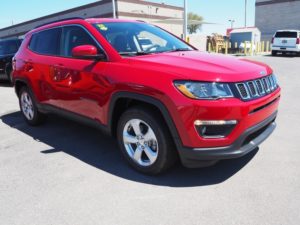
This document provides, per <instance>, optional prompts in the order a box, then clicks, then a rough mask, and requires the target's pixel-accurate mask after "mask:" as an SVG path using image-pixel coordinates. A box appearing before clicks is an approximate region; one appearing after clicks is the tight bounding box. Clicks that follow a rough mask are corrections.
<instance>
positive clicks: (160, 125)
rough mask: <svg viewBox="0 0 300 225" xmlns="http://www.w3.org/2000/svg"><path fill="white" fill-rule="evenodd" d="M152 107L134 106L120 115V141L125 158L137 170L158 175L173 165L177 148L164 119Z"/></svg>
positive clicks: (118, 132)
mask: <svg viewBox="0 0 300 225" xmlns="http://www.w3.org/2000/svg"><path fill="white" fill-rule="evenodd" d="M154 114H155V113H153V112H152V111H151V110H147V109H144V108H142V107H135V108H131V109H129V110H127V111H126V112H125V113H124V114H123V115H122V116H121V118H120V120H119V123H118V129H117V136H118V142H119V145H120V148H121V151H122V153H123V155H124V157H125V158H126V159H127V161H128V162H129V164H130V165H131V166H132V167H133V168H135V169H136V170H138V171H140V172H142V173H145V174H151V175H153V174H158V173H161V172H163V171H165V170H166V169H168V168H169V167H171V166H172V165H173V164H174V163H175V161H176V158H177V155H176V148H175V146H174V144H173V141H172V138H171V135H170V132H169V130H168V129H167V127H166V126H165V124H164V122H163V120H161V119H158V118H159V116H158V115H154Z"/></svg>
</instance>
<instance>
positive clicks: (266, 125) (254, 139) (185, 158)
mask: <svg viewBox="0 0 300 225" xmlns="http://www.w3.org/2000/svg"><path fill="white" fill-rule="evenodd" d="M276 116H277V111H276V112H274V113H273V114H272V115H271V116H269V117H268V118H267V119H265V120H263V121H262V122H260V123H258V124H256V125H254V126H252V127H250V128H248V129H247V130H246V131H245V132H244V133H243V134H242V135H241V136H240V137H239V138H238V139H237V140H236V141H235V142H234V143H233V144H231V145H230V146H226V147H216V148H187V147H182V148H181V149H179V151H178V152H179V155H180V159H181V162H182V164H183V165H184V166H186V167H189V168H196V167H199V166H202V165H203V164H202V163H203V162H205V161H218V160H222V159H231V158H238V157H242V156H244V155H246V154H248V153H249V152H251V151H253V150H255V149H256V148H257V147H258V145H259V144H261V143H262V142H263V141H264V140H265V139H267V138H268V137H269V136H270V134H271V133H272V132H273V131H274V129H275V127H276V123H275V119H276Z"/></svg>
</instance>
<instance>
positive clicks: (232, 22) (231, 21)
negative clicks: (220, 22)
mask: <svg viewBox="0 0 300 225" xmlns="http://www.w3.org/2000/svg"><path fill="white" fill-rule="evenodd" d="M228 22H230V24H231V25H230V27H231V29H232V28H233V24H234V22H235V20H228Z"/></svg>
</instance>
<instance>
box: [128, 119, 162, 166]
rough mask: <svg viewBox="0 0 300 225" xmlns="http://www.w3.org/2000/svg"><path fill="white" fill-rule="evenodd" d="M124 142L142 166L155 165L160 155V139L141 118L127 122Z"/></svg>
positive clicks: (135, 160) (132, 157)
mask: <svg viewBox="0 0 300 225" xmlns="http://www.w3.org/2000/svg"><path fill="white" fill-rule="evenodd" d="M123 143H124V146H125V149H126V152H127V154H128V156H129V157H130V158H131V159H132V160H133V161H134V162H135V163H137V164H138V165H140V166H144V167H146V166H151V165H153V164H154V163H155V162H156V160H157V156H158V150H159V149H158V141H157V138H156V136H155V134H154V132H153V130H152V128H151V127H150V126H149V125H148V124H147V123H146V122H144V121H142V120H140V119H132V120H130V121H128V122H127V123H126V124H125V127H124V130H123Z"/></svg>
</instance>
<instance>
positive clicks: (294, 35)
mask: <svg viewBox="0 0 300 225" xmlns="http://www.w3.org/2000/svg"><path fill="white" fill-rule="evenodd" d="M275 37H277V38H297V32H289V31H280V32H277V33H276V35H275Z"/></svg>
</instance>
